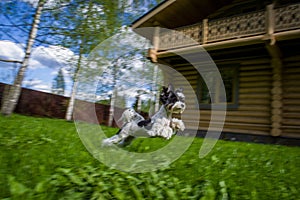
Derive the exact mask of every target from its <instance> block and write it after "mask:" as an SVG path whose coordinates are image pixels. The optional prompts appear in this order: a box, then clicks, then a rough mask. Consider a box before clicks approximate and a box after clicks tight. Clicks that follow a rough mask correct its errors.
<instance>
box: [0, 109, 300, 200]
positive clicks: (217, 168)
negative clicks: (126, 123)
mask: <svg viewBox="0 0 300 200" xmlns="http://www.w3.org/2000/svg"><path fill="white" fill-rule="evenodd" d="M103 129H105V132H107V133H108V134H112V133H114V132H116V130H117V129H112V128H107V127H103ZM202 142H203V140H202V139H198V138H196V139H195V140H194V142H193V143H192V145H191V146H190V148H189V149H188V150H187V151H186V152H185V153H184V155H183V156H182V157H181V158H180V159H178V160H177V161H175V162H174V163H172V164H171V165H170V166H166V167H165V168H164V169H161V170H158V171H155V172H149V173H141V174H131V173H125V172H121V171H118V170H114V169H110V168H108V167H106V166H104V165H103V164H101V163H100V162H99V161H97V160H96V159H94V158H93V156H91V155H90V154H89V153H88V152H87V150H86V149H85V147H84V146H83V144H82V142H81V140H80V139H79V136H78V134H77V132H76V129H75V126H74V124H73V123H70V122H65V121H64V120H57V119H46V118H33V117H26V116H20V115H13V116H11V117H2V116H0V150H1V154H0V199H172V200H173V199H201V200H212V199H223V200H225V199H237V200H243V199H258V200H262V199H272V200H275V199H291V200H294V199H299V196H300V192H299V188H300V148H299V147H286V146H278V145H262V144H249V143H242V142H226V141H218V143H217V145H216V146H215V148H214V149H213V151H212V152H210V153H209V154H208V155H207V156H206V157H205V158H203V159H200V158H198V153H199V148H200V146H201V144H202ZM165 144H167V142H166V141H165V140H163V139H160V138H155V139H137V140H135V141H134V142H133V144H132V145H131V146H129V147H126V148H125V150H127V151H133V152H140V153H142V152H149V151H153V150H155V149H158V148H160V147H162V146H164V145H165Z"/></svg>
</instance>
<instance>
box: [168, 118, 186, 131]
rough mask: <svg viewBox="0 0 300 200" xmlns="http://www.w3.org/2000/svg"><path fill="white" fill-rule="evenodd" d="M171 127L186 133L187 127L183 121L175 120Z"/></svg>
mask: <svg viewBox="0 0 300 200" xmlns="http://www.w3.org/2000/svg"><path fill="white" fill-rule="evenodd" d="M171 127H172V128H173V129H175V130H180V131H184V129H185V125H184V123H183V121H182V120H180V119H177V118H173V119H172V121H171Z"/></svg>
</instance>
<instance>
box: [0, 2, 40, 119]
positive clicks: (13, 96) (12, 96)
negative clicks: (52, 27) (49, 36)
mask: <svg viewBox="0 0 300 200" xmlns="http://www.w3.org/2000/svg"><path fill="white" fill-rule="evenodd" d="M44 3H45V0H39V2H38V6H37V9H36V12H35V16H34V19H33V23H32V26H31V30H30V34H29V37H28V42H27V45H26V51H25V56H24V59H23V61H22V63H21V67H20V69H19V71H18V74H17V76H16V78H15V81H14V84H13V85H12V86H11V87H10V89H9V91H8V93H7V96H6V97H4V99H5V101H4V102H3V104H2V107H1V113H2V114H3V115H11V114H12V113H13V111H14V109H15V107H16V105H17V103H18V100H19V97H20V94H21V87H22V82H23V79H24V75H25V72H26V70H27V68H28V62H29V58H30V55H31V51H32V46H33V43H34V40H35V37H36V34H37V30H38V25H39V22H40V17H41V14H42V10H43V6H44Z"/></svg>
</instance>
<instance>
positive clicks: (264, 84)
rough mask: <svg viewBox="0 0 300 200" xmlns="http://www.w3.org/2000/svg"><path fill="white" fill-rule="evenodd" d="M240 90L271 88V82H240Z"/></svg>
mask: <svg viewBox="0 0 300 200" xmlns="http://www.w3.org/2000/svg"><path fill="white" fill-rule="evenodd" d="M239 85H240V88H253V87H265V88H271V86H272V82H271V81H268V82H267V81H261V82H241V83H240V84H239Z"/></svg>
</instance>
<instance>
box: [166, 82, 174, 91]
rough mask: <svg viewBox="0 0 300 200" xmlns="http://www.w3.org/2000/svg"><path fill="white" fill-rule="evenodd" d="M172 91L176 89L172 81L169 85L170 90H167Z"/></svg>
mask: <svg viewBox="0 0 300 200" xmlns="http://www.w3.org/2000/svg"><path fill="white" fill-rule="evenodd" d="M171 91H174V87H173V85H172V84H171V83H170V84H169V85H168V91H167V92H171Z"/></svg>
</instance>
